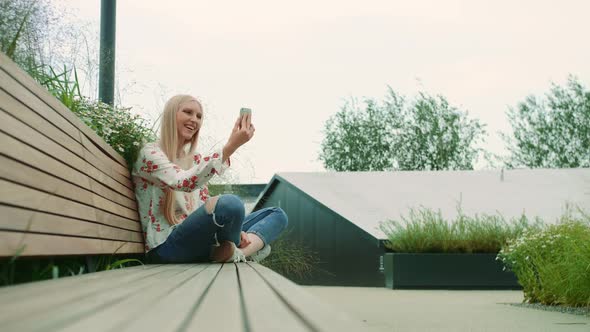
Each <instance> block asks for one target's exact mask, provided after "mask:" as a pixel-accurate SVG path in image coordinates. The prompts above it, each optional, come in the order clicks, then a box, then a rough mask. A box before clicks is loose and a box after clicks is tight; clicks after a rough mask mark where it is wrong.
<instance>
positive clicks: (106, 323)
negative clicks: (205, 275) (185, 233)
mask: <svg viewBox="0 0 590 332" xmlns="http://www.w3.org/2000/svg"><path fill="white" fill-rule="evenodd" d="M180 267H182V268H186V270H185V271H183V272H181V273H178V274H176V275H174V276H171V277H169V278H166V279H165V280H162V281H160V282H159V283H158V284H153V285H152V286H150V287H145V288H144V289H141V290H139V291H137V292H135V293H132V294H130V295H129V296H127V297H126V298H124V299H123V300H122V301H119V302H116V303H112V304H111V305H109V306H108V307H102V308H101V309H102V310H97V311H94V312H89V315H88V316H87V317H85V318H83V319H80V320H78V321H76V322H73V323H71V324H70V323H69V322H66V323H65V324H64V326H62V327H60V331H63V332H68V331H72V332H77V331H88V332H91V331H97V332H99V331H105V330H106V331H108V330H113V331H120V329H121V326H124V325H127V324H129V323H131V322H132V321H134V320H136V319H148V320H150V321H152V323H153V320H151V319H149V318H148V317H149V316H146V314H145V308H146V304H154V305H155V304H157V303H158V302H159V301H160V299H162V298H164V297H166V296H168V294H169V293H170V292H172V291H174V289H175V288H177V287H178V286H179V285H182V284H185V283H187V282H193V281H194V280H196V279H199V278H200V276H201V275H200V274H201V272H203V270H205V269H206V268H207V264H194V265H179V268H180ZM183 296H186V294H184V295H183ZM190 299H192V301H193V302H197V300H198V298H194V297H190ZM95 301H96V300H95V299H92V300H90V299H89V300H87V301H82V302H81V303H77V304H75V305H74V306H72V307H75V308H72V309H73V310H79V308H80V306H82V307H84V306H85V305H86V304H85V303H84V302H92V303H94V302H95ZM63 309H65V310H68V307H66V308H63ZM72 309H70V310H72ZM86 312H88V311H86ZM154 315H155V316H156V317H157V316H159V317H162V318H164V320H169V319H170V318H169V317H167V316H162V315H161V314H160V313H158V312H154ZM152 317H154V316H152ZM148 330H151V331H158V330H156V329H154V328H153V326H152V327H151V328H148Z"/></svg>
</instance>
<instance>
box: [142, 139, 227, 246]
mask: <svg viewBox="0 0 590 332" xmlns="http://www.w3.org/2000/svg"><path fill="white" fill-rule="evenodd" d="M229 166H230V162H229V158H228V160H227V162H226V163H222V158H221V150H218V151H214V152H213V153H212V154H211V155H210V156H207V157H201V155H200V154H195V155H194V156H193V165H192V167H191V168H190V169H188V170H183V169H182V168H180V167H179V166H178V165H176V164H174V163H172V162H171V161H170V160H169V159H168V157H166V154H164V152H163V151H162V149H161V148H160V145H159V143H158V142H156V143H148V144H146V145H145V146H144V147H143V148H142V149H141V151H140V152H139V156H138V158H137V161H136V162H135V164H134V165H133V170H132V174H131V175H132V179H133V184H134V186H135V197H136V198H137V205H138V209H139V217H140V219H141V226H142V229H143V234H144V236H145V250H146V252H147V251H150V250H151V249H153V248H155V247H157V246H158V245H160V244H162V243H163V242H164V241H166V238H167V237H168V235H170V233H171V232H172V230H173V229H174V227H176V225H175V226H170V224H169V223H168V221H167V220H166V218H165V217H164V214H163V211H161V210H160V207H161V206H162V204H163V202H164V197H165V192H164V190H163V189H164V188H170V189H172V190H174V194H175V198H176V205H175V206H176V208H175V210H176V211H175V215H176V218H177V219H178V220H179V221H180V222H182V221H183V220H184V219H185V218H186V217H187V216H188V215H189V214H191V212H193V211H195V210H196V209H198V208H199V207H200V206H201V205H203V204H204V203H205V202H206V201H207V199H208V198H209V190H208V189H207V182H208V181H209V180H210V179H211V178H212V177H213V176H215V174H217V175H221V174H223V172H224V171H225V170H226V169H227V168H228V167H229Z"/></svg>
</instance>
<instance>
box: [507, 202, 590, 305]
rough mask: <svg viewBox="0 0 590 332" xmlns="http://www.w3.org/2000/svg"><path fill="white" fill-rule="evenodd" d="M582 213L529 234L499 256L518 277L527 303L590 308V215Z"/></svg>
mask: <svg viewBox="0 0 590 332" xmlns="http://www.w3.org/2000/svg"><path fill="white" fill-rule="evenodd" d="M578 212H579V213H577V214H574V213H572V212H571V210H570V211H568V213H566V214H565V215H564V216H563V217H562V218H561V220H560V223H559V224H557V225H550V226H548V227H546V228H544V229H533V230H529V231H527V232H525V233H524V234H523V235H522V236H521V237H519V238H518V239H515V240H513V241H511V242H510V243H509V244H508V245H507V246H505V247H504V248H503V249H502V251H500V253H499V254H498V259H499V260H502V262H504V264H505V265H506V266H507V267H508V268H509V269H510V270H512V271H514V273H515V274H516V276H517V277H518V282H519V283H520V284H521V285H522V287H523V291H524V297H525V301H527V302H529V303H537V302H540V303H543V304H549V305H551V304H560V305H567V306H590V216H589V215H588V214H585V213H584V212H582V211H581V210H579V209H578Z"/></svg>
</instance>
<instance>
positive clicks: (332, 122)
mask: <svg viewBox="0 0 590 332" xmlns="http://www.w3.org/2000/svg"><path fill="white" fill-rule="evenodd" d="M324 133H325V137H324V140H323V141H322V144H321V154H320V160H322V162H323V163H324V167H326V169H329V170H336V171H380V170H391V169H393V170H451V169H473V165H474V163H475V161H476V160H477V158H478V156H479V154H480V152H483V150H482V149H481V148H478V147H477V144H478V143H479V142H480V141H481V140H483V137H484V135H485V130H484V125H482V124H480V123H479V121H478V120H475V119H470V118H469V117H468V114H467V112H463V111H461V110H459V109H457V108H456V107H453V106H451V105H450V104H449V102H448V101H447V100H446V99H445V98H444V97H443V96H440V95H438V96H431V95H429V94H427V93H424V92H420V93H419V94H418V96H417V97H416V98H414V99H413V100H412V101H410V102H407V101H406V98H404V97H403V96H400V95H399V94H397V93H396V92H395V91H393V90H392V89H391V88H389V90H388V95H387V96H386V98H385V100H384V101H383V102H382V103H379V102H377V101H375V100H372V99H367V100H365V108H364V109H361V108H360V107H358V105H357V103H356V102H355V101H354V99H353V100H352V101H351V102H347V103H345V104H344V106H343V107H342V108H341V110H340V111H339V112H338V113H336V114H335V115H334V116H332V117H331V118H330V119H328V121H327V122H326V124H325V128H324Z"/></svg>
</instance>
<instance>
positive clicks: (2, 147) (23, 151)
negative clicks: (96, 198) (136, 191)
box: [0, 131, 137, 208]
mask: <svg viewBox="0 0 590 332" xmlns="http://www.w3.org/2000/svg"><path fill="white" fill-rule="evenodd" d="M0 142H2V144H0V155H5V156H7V157H9V158H12V159H15V160H18V161H19V162H22V163H23V164H27V165H31V166H34V167H39V166H40V165H43V166H42V168H43V170H44V171H46V172H48V173H50V174H52V175H54V176H57V177H59V178H61V179H64V180H65V181H68V182H71V183H75V184H76V185H78V186H80V187H82V188H85V189H87V190H90V191H92V192H94V193H96V194H98V195H100V196H102V197H108V198H110V199H111V200H113V201H115V202H117V203H119V204H120V205H124V206H127V207H129V208H134V207H135V208H136V207H137V203H136V202H135V200H134V197H133V198H129V197H126V196H124V195H122V194H120V193H118V192H116V191H114V190H112V189H110V188H107V187H106V186H104V185H103V184H101V183H99V182H97V181H96V180H94V179H92V178H89V177H88V176H86V175H85V174H83V173H81V172H79V171H77V170H75V169H73V168H71V167H70V166H69V165H65V164H63V163H61V162H59V161H57V160H55V159H53V158H52V157H50V156H48V155H47V154H45V153H42V152H40V151H39V150H37V149H34V148H32V147H30V146H28V145H26V144H24V143H22V142H21V141H19V140H16V139H14V138H13V137H11V136H8V135H6V134H5V133H3V132H2V131H0ZM0 174H2V173H0ZM0 177H2V176H1V175H0Z"/></svg>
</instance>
